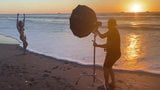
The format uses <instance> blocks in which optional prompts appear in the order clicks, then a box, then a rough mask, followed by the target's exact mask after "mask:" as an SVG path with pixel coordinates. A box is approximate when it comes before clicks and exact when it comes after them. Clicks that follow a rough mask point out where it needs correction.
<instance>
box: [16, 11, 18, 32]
mask: <svg viewBox="0 0 160 90" xmlns="http://www.w3.org/2000/svg"><path fill="white" fill-rule="evenodd" d="M18 18H19V14H17V24H16V26H17V29H19V26H18V22H19V20H18Z"/></svg>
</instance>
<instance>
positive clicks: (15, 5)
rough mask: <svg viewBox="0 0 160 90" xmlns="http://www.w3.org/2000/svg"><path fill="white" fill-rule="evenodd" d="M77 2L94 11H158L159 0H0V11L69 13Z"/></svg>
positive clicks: (159, 7) (159, 6)
mask: <svg viewBox="0 0 160 90" xmlns="http://www.w3.org/2000/svg"><path fill="white" fill-rule="evenodd" d="M78 4H83V5H87V6H89V7H91V8H93V9H94V10H95V11H96V12H144V11H154V12H157V11H160V5H159V4H160V0H0V13H70V12H71V11H72V9H73V8H75V7H76V6H77V5H78Z"/></svg>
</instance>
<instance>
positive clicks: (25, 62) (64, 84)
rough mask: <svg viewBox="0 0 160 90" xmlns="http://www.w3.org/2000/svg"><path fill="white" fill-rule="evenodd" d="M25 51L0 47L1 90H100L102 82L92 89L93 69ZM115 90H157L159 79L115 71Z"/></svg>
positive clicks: (99, 71)
mask: <svg viewBox="0 0 160 90" xmlns="http://www.w3.org/2000/svg"><path fill="white" fill-rule="evenodd" d="M22 53H23V50H22V47H20V46H19V44H0V79H1V82H0V89H2V90H8V89H11V90H19V89H20V90H44V89H45V90H97V87H98V86H100V85H102V83H101V82H100V81H97V82H96V85H95V86H94V87H92V78H91V77H82V78H81V79H80V81H79V83H78V85H75V83H76V81H77V80H78V78H79V76H80V74H92V66H91V65H83V64H79V63H75V62H71V61H66V60H62V59H56V58H53V57H51V56H46V55H43V54H38V53H35V52H31V51H27V55H22ZM114 72H115V74H116V88H115V90H144V89H145V90H158V89H159V88H160V86H159V83H160V75H159V74H153V73H147V72H135V71H126V70H114ZM96 74H97V77H98V78H101V79H102V80H103V71H102V67H101V66H97V67H96Z"/></svg>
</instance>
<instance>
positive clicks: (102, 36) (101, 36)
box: [96, 30, 107, 38]
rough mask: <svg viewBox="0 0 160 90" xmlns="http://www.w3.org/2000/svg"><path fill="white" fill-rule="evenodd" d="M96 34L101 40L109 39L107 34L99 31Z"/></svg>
mask: <svg viewBox="0 0 160 90" xmlns="http://www.w3.org/2000/svg"><path fill="white" fill-rule="evenodd" d="M96 33H97V34H98V35H99V37H100V38H106V37H107V33H104V34H101V33H100V32H99V31H98V30H97V31H96Z"/></svg>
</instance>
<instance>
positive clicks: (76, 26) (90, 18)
mask: <svg viewBox="0 0 160 90" xmlns="http://www.w3.org/2000/svg"><path fill="white" fill-rule="evenodd" d="M101 24H102V23H101V22H98V21H97V17H96V14H95V12H94V11H93V10H92V9H91V8H89V7H87V6H85V5H78V6H77V7H76V8H75V9H74V10H73V11H72V14H71V17H70V29H71V31H72V32H73V34H74V35H75V36H77V37H79V38H83V37H86V36H88V35H89V34H90V33H92V32H94V30H95V29H98V27H97V26H101ZM93 42H96V34H94V40H93ZM95 52H96V48H95V47H94V50H93V74H81V75H80V78H81V76H92V77H93V83H94V82H95V80H96V72H95ZM80 78H79V79H78V81H77V82H76V84H78V82H79V80H80ZM98 80H100V79H98ZM100 81H101V80H100ZM101 82H102V81H101Z"/></svg>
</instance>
